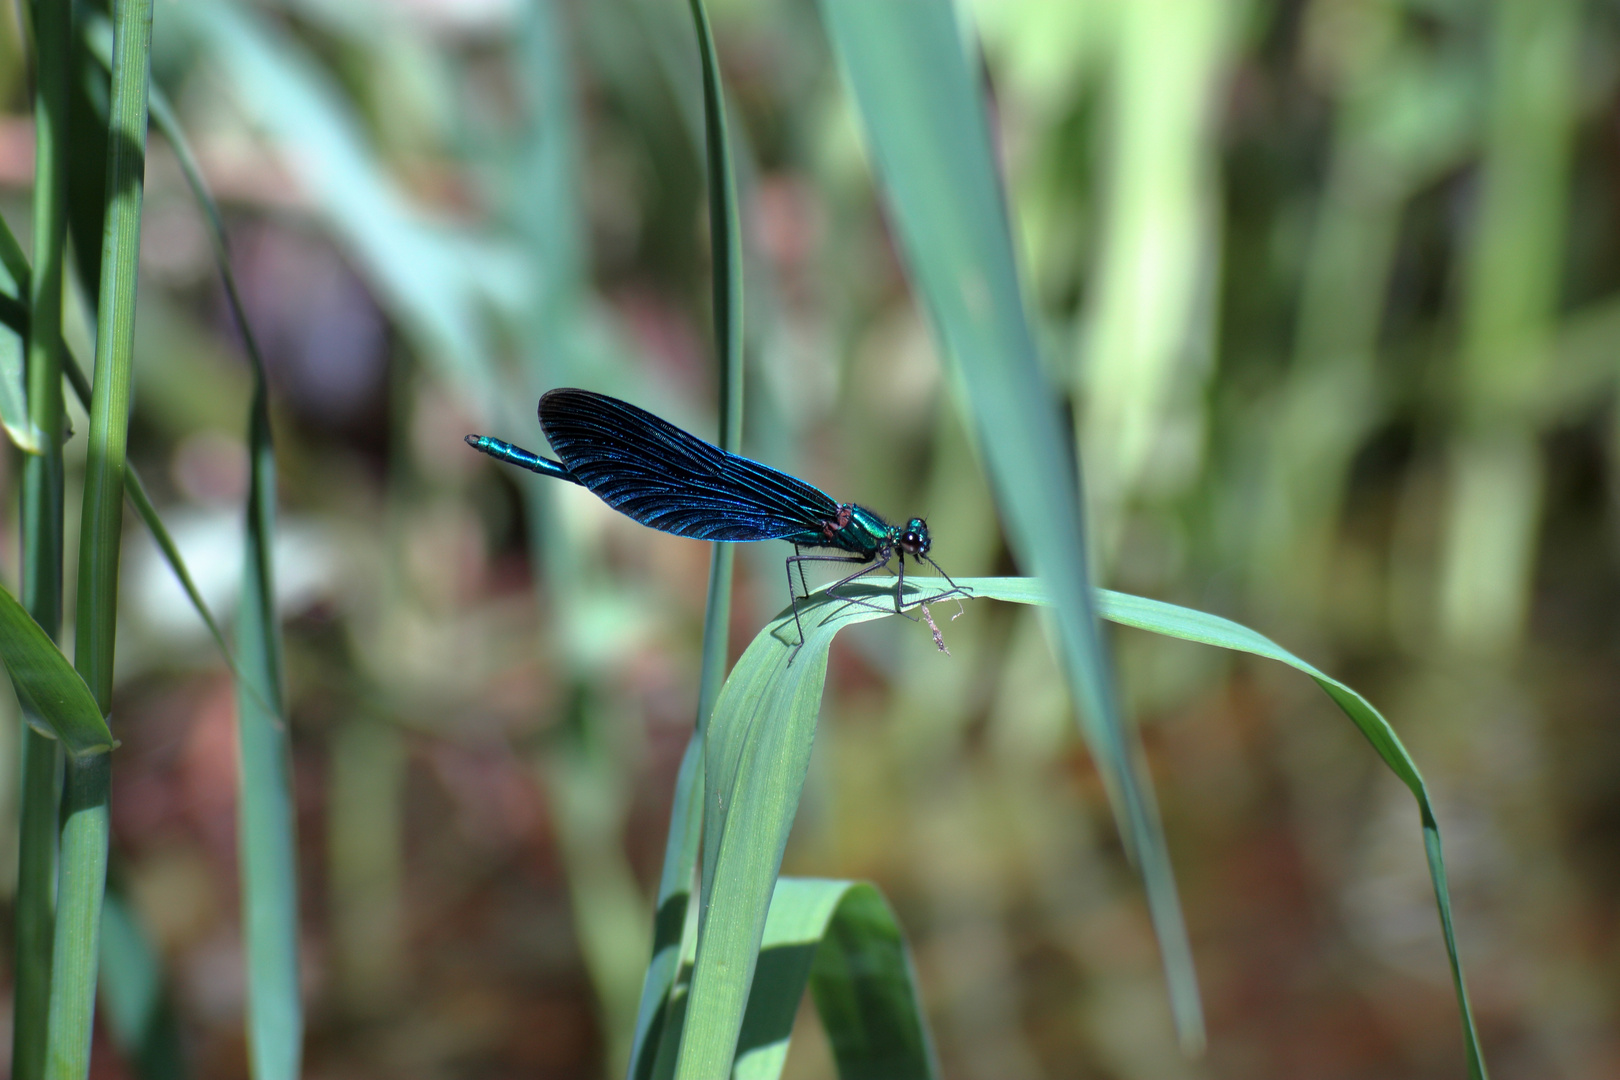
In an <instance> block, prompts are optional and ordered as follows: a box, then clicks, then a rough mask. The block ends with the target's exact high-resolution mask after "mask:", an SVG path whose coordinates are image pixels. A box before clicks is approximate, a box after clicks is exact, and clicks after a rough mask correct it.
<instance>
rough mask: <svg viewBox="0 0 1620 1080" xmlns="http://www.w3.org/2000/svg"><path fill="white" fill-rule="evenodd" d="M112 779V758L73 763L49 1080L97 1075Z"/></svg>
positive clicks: (67, 789) (66, 802) (66, 793)
mask: <svg viewBox="0 0 1620 1080" xmlns="http://www.w3.org/2000/svg"><path fill="white" fill-rule="evenodd" d="M111 779H112V755H110V754H106V753H101V754H89V755H87V756H85V757H82V758H71V759H69V760H68V763H67V778H66V782H65V784H64V790H63V798H62V862H61V876H60V879H59V881H58V891H57V899H56V928H55V930H56V936H55V942H54V948H53V951H52V954H51V962H52V969H51V1008H50V1020H49V1025H48V1028H47V1031H46V1047H45V1075H46V1076H47V1077H49V1078H50V1080H84V1078H85V1077H87V1076H89V1074H90V1035H91V1030H92V1028H93V1026H94V1021H95V1008H96V966H97V960H98V958H99V957H98V950H99V948H100V935H101V898H102V894H103V892H104V891H105V889H106V886H107V841H108V839H109V838H110V835H111V831H110V822H109V820H108V816H107V794H108V789H109V786H110V781H111Z"/></svg>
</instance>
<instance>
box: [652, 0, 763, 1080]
mask: <svg viewBox="0 0 1620 1080" xmlns="http://www.w3.org/2000/svg"><path fill="white" fill-rule="evenodd" d="M691 12H692V20H693V22H694V24H695V25H696V27H697V38H698V51H699V54H700V57H701V60H702V70H703V118H704V141H705V146H706V150H707V154H706V159H707V163H708V173H709V192H708V197H709V238H710V249H711V251H712V252H713V259H714V264H713V267H712V281H713V284H712V290H713V294H714V295H713V300H714V341H715V353H716V355H717V358H718V361H719V363H718V367H719V380H718V382H719V395H720V401H719V416H720V431H719V438H718V439H717V442H718V443H719V445H720V446H722V447H724V448H725V449H727V450H731V451H733V452H736V451H739V450H740V449H741V447H742V415H743V413H742V410H743V342H744V339H743V279H742V273H743V259H742V228H741V223H740V221H739V220H738V213H737V184H736V179H735V177H734V176H733V173H732V167H731V141H730V136H729V133H728V131H727V126H726V104H725V90H724V88H723V86H722V85H721V81H720V67H719V60H718V57H717V56H716V53H715V47H714V33H713V31H712V29H711V28H710V26H709V17H708V13H707V12H706V11H705V10H704V7H703V3H702V0H691ZM735 564H736V549H735V547H734V546H733V545H731V544H715V545H713V546H712V551H711V555H710V562H709V593H708V602H707V605H706V607H705V609H704V616H703V658H702V671H701V676H700V679H699V684H698V706H697V720H696V723H695V724H694V727H693V732H692V738H691V741H690V742H689V743H688V745H687V748H686V754H685V756H684V757H683V758H682V760H681V769H680V773H679V775H678V777H677V780H676V788H675V798H674V800H673V810H672V812H671V814H670V823H669V837H668V839H667V840H666V842H665V847H664V868H663V872H662V874H661V875H660V877H659V886H658V903H657V908H656V910H655V913H654V916H653V958H652V961H651V962H650V963H649V964H648V966H647V974H646V977H645V978H644V980H643V982H642V990H641V1004H640V1007H639V1009H638V1011H637V1016H636V1030H635V1038H634V1042H633V1044H632V1047H631V1056H630V1070H629V1076H630V1077H632V1080H641V1078H645V1077H648V1076H668V1075H670V1073H671V1070H672V1069H673V1067H674V1065H675V1061H674V1059H673V1057H672V1055H673V1054H674V1053H675V1052H676V1048H677V1047H678V1046H679V1038H678V1035H679V1034H680V1032H681V1031H682V1030H683V1027H682V1025H681V1023H680V1019H679V1018H678V1017H677V1016H676V1015H675V1014H674V1011H673V1010H672V1009H671V1007H670V1006H671V996H672V994H673V992H674V990H675V982H676V976H677V975H678V973H679V971H680V968H681V962H682V960H683V959H684V958H685V957H687V956H688V955H690V954H691V952H692V950H693V947H694V946H695V942H693V941H690V940H688V939H687V937H686V932H687V928H688V926H689V925H690V923H689V920H688V919H687V917H686V916H687V909H688V907H689V906H690V903H691V888H692V882H693V879H694V877H695V875H696V871H697V858H698V841H699V837H700V836H701V835H702V834H701V831H700V829H701V823H702V814H703V804H704V798H703V793H704V790H705V787H704V752H703V745H704V738H705V732H706V730H707V727H708V720H709V716H710V714H711V713H712V711H713V709H714V703H715V699H716V698H717V697H718V696H719V693H720V686H721V683H722V681H723V680H724V678H725V674H726V671H725V667H726V654H727V652H728V650H729V648H730V625H731V585H732V577H733V571H734V567H735Z"/></svg>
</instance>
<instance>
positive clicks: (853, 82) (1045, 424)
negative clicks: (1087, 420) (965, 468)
mask: <svg viewBox="0 0 1620 1080" xmlns="http://www.w3.org/2000/svg"><path fill="white" fill-rule="evenodd" d="M821 10H822V14H823V18H824V21H825V23H826V26H827V32H828V36H829V37H830V38H831V40H832V44H833V48H834V51H835V52H836V53H837V55H838V58H839V62H840V64H841V66H842V67H843V70H844V74H845V78H846V82H847V83H848V85H849V87H850V89H851V91H852V93H853V97H854V99H855V102H856V105H857V108H858V111H859V113H860V115H861V119H862V121H863V122H864V126H865V128H866V134H867V140H866V141H867V147H868V150H869V152H870V154H871V156H872V158H873V161H874V162H875V165H876V169H877V173H878V175H879V178H880V181H881V183H880V187H881V188H882V191H883V194H884V202H885V206H886V207H887V209H888V212H889V216H890V220H892V221H893V222H894V225H895V231H896V233H897V234H898V236H899V239H900V241H901V247H902V249H903V252H904V254H905V256H906V265H907V267H908V271H909V273H910V276H911V280H912V282H913V286H914V288H915V289H916V291H917V294H918V299H919V300H921V301H922V302H923V303H924V304H925V305H926V307H927V308H928V311H929V313H930V315H931V317H932V321H933V324H934V328H935V332H936V333H937V335H938V337H939V339H940V341H941V342H942V344H943V352H944V353H945V354H946V356H947V357H949V359H950V360H951V361H952V362H953V364H954V374H955V375H956V376H957V381H958V383H959V389H960V390H961V395H960V396H961V400H963V401H964V402H965V403H966V404H967V406H968V408H969V411H970V412H971V414H972V416H973V420H974V424H973V427H974V429H975V430H976V431H977V434H978V436H979V446H980V450H981V452H982V454H983V456H984V459H985V462H986V464H987V465H988V467H989V471H990V476H991V479H992V480H993V481H994V486H995V490H996V498H997V503H998V505H999V507H1000V509H1001V512H1002V516H1003V520H1004V521H1005V522H1006V526H1007V533H1008V540H1009V542H1010V543H1011V544H1012V547H1013V549H1014V552H1015V553H1016V554H1017V555H1018V556H1019V558H1020V560H1022V562H1023V564H1024V565H1025V566H1026V567H1028V568H1029V569H1031V570H1033V571H1034V572H1035V574H1036V575H1037V576H1038V577H1040V578H1041V580H1043V581H1044V582H1046V584H1047V586H1048V587H1049V588H1050V589H1051V590H1052V595H1053V596H1054V597H1055V598H1056V599H1057V601H1058V602H1057V604H1056V605H1055V614H1056V618H1055V619H1054V624H1055V626H1056V629H1057V640H1056V642H1055V643H1054V644H1055V646H1056V648H1057V652H1058V656H1059V659H1060V661H1061V663H1062V667H1063V670H1064V674H1065V676H1066V678H1067V680H1068V683H1069V687H1070V690H1071V692H1072V693H1073V695H1074V700H1075V702H1076V704H1077V706H1078V710H1077V711H1078V713H1079V721H1080V730H1081V734H1082V735H1083V736H1084V737H1085V740H1086V743H1087V745H1088V746H1089V747H1090V749H1091V752H1092V755H1093V756H1094V758H1095V759H1096V761H1097V765H1098V770H1099V772H1100V773H1101V775H1102V778H1103V782H1104V785H1105V786H1106V788H1107V790H1108V793H1109V797H1110V800H1111V802H1112V804H1113V807H1114V813H1115V817H1116V818H1117V819H1118V821H1119V823H1120V830H1121V833H1122V835H1123V837H1124V841H1125V847H1126V851H1127V852H1128V853H1129V854H1130V856H1131V859H1132V861H1133V862H1134V863H1135V864H1136V865H1137V866H1138V867H1139V868H1140V871H1141V873H1142V878H1143V881H1144V884H1145V885H1146V890H1147V902H1148V909H1149V912H1150V913H1151V915H1152V918H1153V926H1154V930H1155V932H1156V933H1157V935H1158V939H1159V948H1160V951H1161V954H1162V957H1163V962H1164V969H1165V977H1166V980H1167V982H1168V984H1169V992H1170V1006H1171V1011H1172V1013H1173V1014H1174V1016H1175V1020H1176V1030H1177V1033H1178V1034H1179V1036H1180V1038H1181V1042H1182V1046H1183V1047H1184V1048H1185V1049H1186V1050H1187V1051H1189V1052H1197V1051H1198V1050H1199V1049H1200V1048H1201V1047H1202V1045H1203V1042H1204V1033H1203V1009H1202V1006H1201V1005H1200V1003H1199V998H1198V982H1197V976H1196V974H1195V973H1194V970H1193V962H1192V949H1191V947H1190V946H1189V945H1188V942H1187V930H1186V926H1185V924H1184V922H1183V920H1182V916H1181V902H1180V900H1179V898H1178V897H1177V894H1176V886H1175V877H1174V874H1173V872H1172V870H1171V866H1170V858H1169V853H1168V851H1167V849H1166V846H1165V840H1164V831H1163V827H1162V825H1161V824H1160V821H1159V815H1158V809H1157V806H1156V804H1155V802H1154V799H1153V793H1152V786H1151V778H1150V777H1149V776H1148V775H1147V772H1146V770H1145V769H1143V768H1142V767H1141V765H1140V753H1139V749H1138V746H1137V740H1136V738H1135V735H1134V733H1133V732H1132V731H1131V729H1130V728H1128V727H1127V726H1126V724H1125V723H1124V721H1123V719H1122V718H1121V716H1120V712H1119V707H1118V704H1117V702H1116V700H1115V696H1114V689H1113V681H1112V677H1111V674H1110V668H1109V663H1108V659H1107V656H1106V651H1105V649H1104V645H1103V641H1102V638H1101V636H1100V634H1099V632H1098V629H1097V623H1096V613H1095V611H1094V610H1093V607H1092V593H1091V583H1090V578H1089V573H1088V570H1087V565H1086V546H1085V540H1086V535H1085V527H1084V521H1083V515H1082V511H1081V501H1080V483H1079V478H1078V476H1077V475H1076V471H1075V466H1074V461H1073V457H1072V455H1071V453H1070V449H1069V445H1070V440H1069V439H1068V438H1067V437H1066V436H1065V435H1064V434H1063V429H1062V425H1061V424H1060V421H1059V416H1058V410H1057V405H1056V403H1055V402H1054V401H1053V399H1052V394H1051V392H1050V389H1049V388H1048V386H1047V383H1046V379H1045V377H1044V375H1043V373H1042V371H1041V366H1040V362H1039V357H1038V355H1037V351H1036V344H1035V338H1034V334H1033V332H1032V330H1031V327H1030V324H1029V319H1028V316H1027V314H1026V312H1025V309H1024V300H1023V294H1022V291H1021V287H1020V284H1019V280H1018V272H1017V263H1016V260H1015V258H1014V254H1013V246H1012V236H1011V231H1010V229H1009V226H1008V223H1007V210H1006V206H1005V200H1004V197H1003V191H1002V186H1001V180H1000V176H999V173H998V172H997V167H996V158H995V154H994V151H993V148H992V143H991V140H990V132H989V128H988V126H987V123H986V119H985V102H984V99H983V95H982V93H981V91H980V87H979V85H978V82H977V80H976V78H975V77H974V74H973V72H972V71H971V70H970V68H969V64H968V57H967V54H966V51H965V49H964V44H963V35H962V31H961V29H960V27H959V26H958V24H957V20H956V15H955V10H954V7H953V5H952V4H951V2H950V0H886V2H884V3H870V2H868V0H822V4H821Z"/></svg>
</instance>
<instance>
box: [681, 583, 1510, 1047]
mask: <svg viewBox="0 0 1620 1080" xmlns="http://www.w3.org/2000/svg"><path fill="white" fill-rule="evenodd" d="M959 584H961V585H962V586H964V587H965V588H967V589H969V590H971V595H972V597H973V598H975V599H996V600H1005V601H1011V602H1013V603H1021V604H1040V605H1049V604H1050V603H1051V599H1050V597H1051V594H1050V592H1049V590H1048V587H1047V586H1046V585H1045V584H1044V583H1042V582H1039V581H1036V580H1035V579H1032V578H970V579H965V580H962V581H960V582H959ZM907 586H908V589H907V596H906V599H907V602H908V603H915V602H917V601H920V600H926V601H929V602H932V601H933V600H934V599H937V598H938V597H939V596H940V595H941V594H942V593H943V592H944V591H945V590H944V586H943V585H941V584H938V583H937V579H923V580H922V581H916V580H915V579H914V580H912V581H908V583H907ZM844 593H845V597H846V599H839V598H828V596H827V595H826V593H825V592H818V593H816V594H814V595H813V596H812V597H811V598H810V599H809V600H801V601H800V602H799V614H800V617H801V618H802V621H803V625H804V631H805V644H804V647H803V648H802V649H800V650H798V651H797V655H795V650H794V644H793V643H794V642H795V641H796V640H797V635H796V632H795V628H794V621H793V614H792V612H791V611H784V612H782V613H781V614H780V615H778V616H777V618H776V619H775V620H774V621H773V622H771V623H770V624H769V625H768V626H767V627H766V628H765V629H764V630H762V631H760V633H759V635H758V636H757V637H755V639H754V641H753V642H752V643H751V644H750V645H749V646H748V649H747V650H746V651H745V652H744V653H743V655H742V658H741V659H739V660H738V661H737V665H736V667H735V668H733V669H732V673H731V677H730V678H729V679H727V680H726V685H725V687H724V688H723V689H722V690H721V693H720V700H719V701H718V702H717V704H716V707H715V713H714V716H713V717H712V718H711V721H710V725H709V733H708V743H707V751H708V753H707V772H708V779H709V795H708V809H709V811H710V813H709V814H708V817H707V819H706V820H705V823H704V826H705V827H704V875H703V884H704V892H703V909H702V914H701V919H700V930H699V941H698V954H697V959H696V962H695V964H694V967H693V971H692V979H691V992H690V997H689V1000H688V1003H687V1020H686V1025H687V1031H686V1041H685V1042H684V1043H683V1045H682V1048H681V1050H682V1054H681V1070H682V1072H683V1073H684V1074H685V1075H690V1076H721V1075H724V1074H725V1069H726V1068H727V1067H728V1066H729V1064H730V1061H731V1054H732V1053H733V1051H734V1050H735V1048H736V1046H737V1039H738V1034H739V1032H740V1031H741V1029H742V1023H743V1015H744V1007H745V1005H746V1000H747V999H746V995H745V994H744V993H743V992H742V989H741V988H742V987H746V986H748V985H750V983H751V981H752V980H753V978H754V972H755V965H756V962H757V959H758V956H759V949H760V943H761V941H762V940H763V939H764V933H765V925H766V915H767V911H768V909H769V905H770V901H771V894H772V887H773V884H774V881H775V875H776V871H777V869H778V868H779V867H780V866H781V859H782V850H783V848H784V846H785V844H786V840H787V834H788V830H789V828H790V827H791V826H792V823H793V816H794V813H795V812H796V810H797V808H798V799H799V794H800V792H801V790H802V788H803V784H804V775H805V768H806V765H807V764H808V761H809V755H810V746H811V742H812V741H813V739H814V735H815V723H816V715H817V713H818V711H819V706H820V701H821V688H822V682H823V679H824V677H825V675H826V663H827V650H828V648H829V647H830V646H831V643H832V639H833V636H834V635H836V634H837V632H838V631H839V630H840V629H842V628H843V627H844V626H847V625H850V624H852V623H857V622H867V621H869V620H872V619H878V618H883V617H884V615H885V612H884V611H883V610H881V609H879V608H873V607H865V606H860V605H852V604H850V603H848V602H847V597H860V598H862V599H870V600H886V599H887V597H888V596H890V595H891V593H890V592H889V589H888V587H887V586H884V585H878V584H874V585H861V584H855V585H846V586H845V587H844ZM1096 599H1097V606H1098V610H1099V612H1100V613H1101V615H1102V616H1103V617H1104V618H1106V619H1108V620H1110V621H1112V622H1117V623H1119V624H1121V625H1125V626H1134V627H1138V628H1141V629H1145V630H1151V631H1153V632H1155V633H1160V634H1165V635H1168V636H1171V637H1179V638H1183V639H1185V640H1188V641H1196V642H1202V643H1204V644H1209V645H1216V646H1219V647H1221V648H1226V649H1232V650H1236V651H1240V652H1247V653H1251V654H1253V655H1255V656H1261V657H1265V658H1266V659H1270V660H1276V661H1278V662H1279V663H1284V664H1287V665H1289V666H1290V667H1293V668H1295V669H1297V670H1299V671H1302V672H1304V673H1305V674H1307V675H1309V676H1310V677H1311V678H1313V679H1315V680H1316V682H1317V684H1318V685H1320V686H1321V687H1322V688H1323V690H1324V691H1326V692H1327V693H1328V695H1329V696H1330V697H1331V698H1332V699H1333V700H1334V702H1335V703H1336V704H1337V705H1338V706H1339V707H1340V708H1341V709H1342V710H1344V712H1345V713H1346V715H1348V716H1349V717H1350V719H1351V720H1352V721H1353V722H1354V723H1355V724H1356V726H1357V727H1358V728H1359V729H1360V730H1361V731H1362V733H1363V734H1364V735H1366V736H1367V738H1368V740H1369V741H1370V742H1371V743H1372V744H1373V747H1374V748H1375V749H1376V750H1377V751H1378V753H1379V756H1380V757H1382V758H1383V759H1384V761H1385V763H1386V764H1387V765H1388V766H1389V767H1390V769H1391V770H1392V771H1393V772H1394V773H1395V774H1396V775H1397V776H1399V777H1400V778H1401V779H1402V781H1403V782H1405V783H1406V784H1407V786H1408V787H1409V788H1410V789H1411V790H1412V793H1413V795H1414V797H1416V798H1417V800H1418V807H1419V812H1420V817H1421V820H1422V825H1423V838H1424V847H1425V850H1426V852H1427V854H1428V858H1429V870H1430V876H1431V879H1432V881H1433V884H1434V891H1435V902H1436V906H1437V908H1438V910H1439V913H1440V920H1441V927H1442V932H1443V934H1444V937H1445V943H1446V949H1447V952H1448V955H1449V957H1450V962H1451V971H1452V978H1453V980H1454V982H1455V985H1456V991H1457V1002H1458V1009H1459V1012H1460V1013H1461V1015H1462V1019H1463V1028H1464V1037H1465V1039H1466V1040H1467V1044H1468V1059H1469V1075H1470V1076H1471V1077H1476V1078H1482V1077H1483V1076H1484V1075H1485V1073H1484V1059H1483V1056H1482V1053H1481V1050H1480V1047H1479V1039H1478V1035H1477V1033H1476V1031H1475V1027H1474V1019H1473V1010H1472V1007H1471V1005H1470V1003H1469V1000H1468V995H1467V991H1466V988H1465V986H1464V983H1463V976H1462V964H1461V961H1460V959H1459V957H1458V955H1457V947H1456V938H1455V934H1454V931H1453V928H1452V919H1451V899H1450V893H1449V889H1448V887H1447V884H1446V875H1445V863H1444V859H1443V858H1442V855H1441V848H1440V833H1439V829H1438V827H1437V826H1436V825H1435V821H1434V814H1433V810H1432V808H1431V806H1430V804H1429V799H1428V794H1427V790H1426V788H1425V787H1424V784H1423V779H1422V777H1421V775H1420V774H1419V773H1418V771H1417V767H1416V766H1415V765H1414V764H1413V762H1412V760H1411V757H1410V755H1409V754H1407V752H1406V750H1405V748H1404V747H1403V746H1402V745H1401V741H1400V739H1399V737H1397V736H1396V734H1395V732H1394V730H1393V729H1392V728H1391V727H1390V726H1389V723H1388V721H1386V720H1385V719H1384V718H1383V716H1382V715H1381V714H1379V712H1378V711H1377V710H1376V709H1374V708H1373V706H1372V705H1371V704H1370V703H1368V702H1367V700H1366V699H1365V698H1363V697H1362V696H1361V695H1360V694H1358V693H1356V692H1355V691H1354V690H1352V689H1351V688H1349V687H1348V686H1345V685H1344V684H1343V683H1341V682H1339V681H1338V680H1336V679H1333V678H1331V677H1330V676H1328V675H1324V674H1323V673H1322V672H1320V671H1318V670H1317V669H1316V668H1314V667H1312V666H1311V665H1309V664H1307V663H1306V662H1305V661H1303V660H1301V659H1299V658H1298V657H1296V656H1294V655H1293V654H1292V653H1290V652H1288V651H1287V650H1286V649H1283V648H1282V647H1280V646H1279V645H1277V644H1276V643H1275V642H1273V641H1271V640H1270V639H1268V638H1266V637H1265V636H1263V635H1261V634H1257V633H1255V632H1254V631H1253V630H1249V629H1248V628H1246V627H1243V626H1241V625H1239V624H1237V623H1234V622H1231V621H1230V620H1227V619H1223V618H1220V617H1219V616H1215V615H1206V614H1204V613H1202V612H1198V611H1193V610H1191V609H1188V608H1182V607H1178V606H1176V605H1174V604H1166V603H1162V602H1160V601H1155V600H1147V599H1144V598H1142V597H1135V596H1128V595H1126V594H1124V593H1116V592H1110V591H1106V590H1098V592H1097V593H1096ZM790 659H791V660H792V663H791V664H790V663H789V660H790ZM689 1054H690V1060H689V1058H688V1055H689ZM688 1070H689V1071H688Z"/></svg>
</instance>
